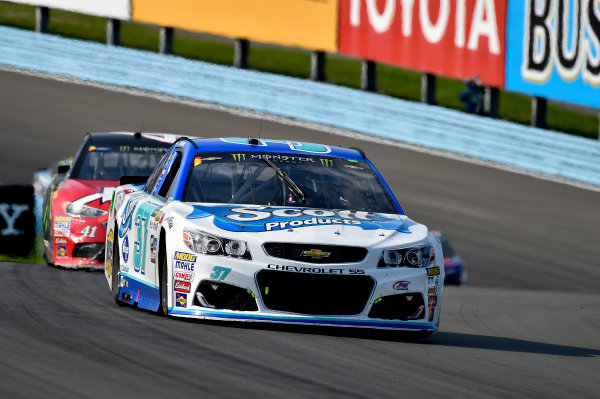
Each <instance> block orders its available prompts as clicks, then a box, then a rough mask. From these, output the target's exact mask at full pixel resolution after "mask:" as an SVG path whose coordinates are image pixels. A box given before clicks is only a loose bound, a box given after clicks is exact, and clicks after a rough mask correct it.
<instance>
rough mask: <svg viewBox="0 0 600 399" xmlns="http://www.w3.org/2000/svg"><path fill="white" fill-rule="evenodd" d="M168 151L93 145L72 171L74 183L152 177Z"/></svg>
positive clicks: (148, 147) (162, 148)
mask: <svg viewBox="0 0 600 399" xmlns="http://www.w3.org/2000/svg"><path fill="white" fill-rule="evenodd" d="M167 150H168V147H150V146H143V147H134V146H114V147H100V146H94V145H90V146H89V147H88V148H87V151H86V152H85V153H82V156H80V157H79V158H78V159H77V161H76V162H75V164H74V165H73V169H72V170H71V178H73V179H90V180H119V179H120V178H121V176H149V175H150V174H151V173H152V171H153V170H154V167H155V166H156V164H157V163H158V161H160V159H161V158H162V157H163V155H164V154H165V153H166V152H167Z"/></svg>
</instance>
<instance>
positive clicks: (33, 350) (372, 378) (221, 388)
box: [0, 72, 600, 398]
mask: <svg viewBox="0 0 600 399" xmlns="http://www.w3.org/2000/svg"><path fill="white" fill-rule="evenodd" d="M0 129H1V132H0V138H1V139H0V140H1V141H0V181H1V182H3V183H4V184H29V183H30V182H31V174H32V173H33V171H34V170H35V169H37V168H40V167H46V166H48V165H49V164H51V163H52V162H54V161H56V160H58V159H61V158H64V157H66V156H69V155H70V154H72V153H74V152H75V151H76V150H77V148H78V146H79V144H80V143H81V140H82V137H83V135H84V134H85V132H86V131H112V130H144V131H163V132H173V133H181V134H188V135H190V136H205V137H208V136H242V137H245V136H247V135H248V133H249V132H251V133H256V132H257V131H258V129H259V122H258V121H257V120H255V119H246V118H243V117H240V116H235V115H232V114H229V113H225V112H218V111H215V110H208V109H202V108H198V107H193V106H189V105H181V104H176V103H167V102H160V101H158V100H154V99H149V98H144V97H138V96H130V95H126V94H122V93H115V92H111V91H107V90H103V89H99V88H92V87H84V86H77V85H73V84H69V83H62V82H57V81H52V80H46V79H41V78H36V77H31V76H25V75H21V74H16V73H12V72H0ZM260 129H261V136H262V137H271V138H280V139H287V138H289V139H292V138H293V139H295V140H301V141H316V142H322V143H325V144H333V145H340V144H341V145H343V146H347V147H352V146H359V147H362V148H363V149H364V150H365V152H366V153H367V155H368V156H369V157H370V158H371V159H372V160H374V163H375V164H376V165H377V167H378V168H379V169H380V171H381V172H382V173H383V175H384V177H385V178H386V180H387V181H388V182H389V183H390V185H391V187H392V189H393V190H394V192H395V193H396V196H397V197H398V199H399V200H400V202H401V204H402V205H403V207H404V210H405V211H406V213H407V214H408V215H409V216H410V217H412V218H413V219H415V220H418V221H421V222H423V223H425V224H427V225H428V226H429V227H430V228H434V229H440V230H443V231H445V232H446V233H447V234H448V236H449V237H450V239H451V240H452V242H453V244H454V246H455V247H456V248H457V249H458V251H459V252H460V253H461V255H462V256H463V257H464V258H465V260H466V262H467V265H468V268H469V279H470V282H469V285H468V286H467V287H460V288H454V287H450V288H447V289H446V290H445V292H444V303H443V307H444V311H443V313H442V321H441V326H440V330H439V331H438V332H437V333H435V334H434V335H432V336H431V337H430V338H428V339H426V340H423V341H420V342H416V343H415V342H408V341H406V340H405V337H403V336H402V335H399V334H395V333H388V332H381V331H369V330H348V329H334V328H322V327H320V328H311V327H289V326H272V325H265V324H243V323H213V322H211V323H207V322H194V321H192V322H190V321H179V320H175V319H167V318H162V317H159V316H157V315H154V314H152V313H149V312H143V311H138V310H134V309H132V308H120V307H117V306H116V305H115V304H114V303H113V301H112V297H111V295H110V292H109V290H108V286H107V284H106V281H105V280H104V276H103V275H102V274H101V273H97V272H85V271H68V270H62V269H57V268H50V267H46V266H41V265H28V264H17V263H7V262H4V263H0V307H1V308H2V316H1V318H0V320H1V321H0V397H2V398H48V397H53V398H106V397H124V398H127V397H132V398H141V397H144V398H165V397H173V398H187V397H225V398H239V397H250V398H253V397H263V398H264V397H269V398H283V397H285V398H288V397H289V398H291V397H297V398H306V397H315V398H322V397H327V398H330V397H331V398H348V397H363V398H381V397H383V398H388V397H389V398H392V397H394V398H395V397H405V396H409V397H417V398H431V397H434V395H435V396H440V397H459V396H460V397H477V398H484V397H499V398H508V397H533V398H537V397H539V398H542V397H543V398H548V397H552V398H564V397H577V398H597V397H598V396H599V395H600V379H599V378H598V376H599V375H600V311H599V309H600V289H599V288H598V282H599V281H600V235H599V233H598V231H599V230H600V208H599V206H600V192H597V191H596V192H594V191H588V190H583V189H579V188H575V187H571V186H568V185H564V184H559V183H553V182H547V181H542V180H538V179H535V178H532V177H528V176H524V175H519V174H514V173H510V172H505V171H501V170H497V169H492V168H488V167H484V166H478V165H473V164H469V163H465V162H461V161H456V160H451V159H445V158H440V157H435V156H431V155H427V154H423V153H418V152H413V151H409V150H404V149H401V148H398V147H394V146H391V145H382V144H377V143H373V142H367V141H359V140H355V139H349V138H346V137H342V136H334V135H328V134H325V133H322V132H318V131H311V130H308V129H304V128H301V127H293V126H286V125H280V124H277V123H274V122H263V123H262V127H261V128H260ZM474 134H476V132H474Z"/></svg>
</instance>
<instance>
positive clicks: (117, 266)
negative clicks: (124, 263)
mask: <svg viewBox="0 0 600 399" xmlns="http://www.w3.org/2000/svg"><path fill="white" fill-rule="evenodd" d="M114 237H115V238H114V242H113V259H112V265H111V268H112V273H111V275H110V278H111V281H112V293H113V299H114V300H115V302H116V304H117V305H119V306H125V302H122V301H121V300H120V299H119V296H120V294H121V287H120V285H119V283H120V282H121V257H120V254H119V240H118V239H117V229H116V228H115V234H114Z"/></svg>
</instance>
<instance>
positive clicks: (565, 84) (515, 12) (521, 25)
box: [506, 0, 600, 108]
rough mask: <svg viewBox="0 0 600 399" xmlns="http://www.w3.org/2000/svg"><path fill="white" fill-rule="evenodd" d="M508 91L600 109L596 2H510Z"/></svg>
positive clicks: (599, 13)
mask: <svg viewBox="0 0 600 399" xmlns="http://www.w3.org/2000/svg"><path fill="white" fill-rule="evenodd" d="M507 24H508V25H507V32H508V33H507V35H508V37H507V41H506V46H507V49H506V90H509V91H517V92H521V93H525V94H530V95H533V96H537V97H543V98H549V99H553V100H559V101H566V102H570V103H575V104H580V105H583V106H587V107H594V108H600V9H599V4H598V2H597V1H594V0H561V1H553V0H509V3H508V22H507Z"/></svg>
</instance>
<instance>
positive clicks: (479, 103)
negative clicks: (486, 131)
mask: <svg viewBox="0 0 600 399" xmlns="http://www.w3.org/2000/svg"><path fill="white" fill-rule="evenodd" d="M465 86H466V87H465V89H464V90H463V91H462V92H461V93H460V96H459V97H458V99H459V100H460V101H462V102H464V103H465V111H467V112H468V113H470V114H478V115H483V94H484V90H483V85H482V84H481V79H479V76H477V75H475V76H474V77H473V78H468V79H467V80H465Z"/></svg>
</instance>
